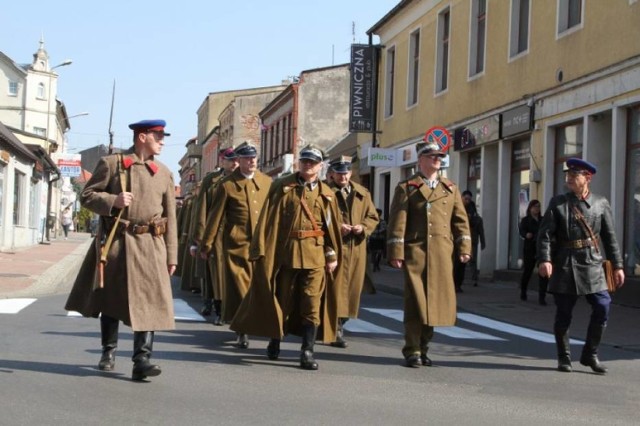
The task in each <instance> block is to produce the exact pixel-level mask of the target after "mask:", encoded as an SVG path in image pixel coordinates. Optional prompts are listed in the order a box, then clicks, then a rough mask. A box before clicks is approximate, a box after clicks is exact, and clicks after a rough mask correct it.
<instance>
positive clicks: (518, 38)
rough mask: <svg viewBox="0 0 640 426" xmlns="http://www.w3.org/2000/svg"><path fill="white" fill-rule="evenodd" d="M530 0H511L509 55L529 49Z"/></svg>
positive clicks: (512, 55) (515, 54)
mask: <svg viewBox="0 0 640 426" xmlns="http://www.w3.org/2000/svg"><path fill="white" fill-rule="evenodd" d="M529 16H530V0H511V34H510V35H509V57H511V58H512V57H514V56H517V55H519V54H521V53H523V52H526V51H527V50H528V49H529Z"/></svg>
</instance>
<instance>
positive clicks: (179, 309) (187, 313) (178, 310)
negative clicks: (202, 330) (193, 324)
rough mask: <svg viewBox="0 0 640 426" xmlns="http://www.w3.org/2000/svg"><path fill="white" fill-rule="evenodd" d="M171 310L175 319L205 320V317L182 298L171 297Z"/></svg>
mask: <svg viewBox="0 0 640 426" xmlns="http://www.w3.org/2000/svg"><path fill="white" fill-rule="evenodd" d="M173 311H174V318H175V319H176V321H197V322H205V319H204V318H203V317H202V315H200V314H199V313H198V312H196V311H195V310H194V309H193V308H192V307H191V306H189V304H188V303H187V302H185V301H184V300H182V299H173Z"/></svg>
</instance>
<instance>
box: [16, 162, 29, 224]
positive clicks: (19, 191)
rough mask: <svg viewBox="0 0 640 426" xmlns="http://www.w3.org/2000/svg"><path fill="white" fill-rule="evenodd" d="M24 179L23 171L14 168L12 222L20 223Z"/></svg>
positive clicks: (23, 196) (22, 208)
mask: <svg viewBox="0 0 640 426" xmlns="http://www.w3.org/2000/svg"><path fill="white" fill-rule="evenodd" d="M25 180H26V176H25V174H24V173H22V172H20V171H18V170H16V172H15V180H14V184H13V224H14V225H22V216H23V215H22V211H23V210H24V198H25V194H24V192H25Z"/></svg>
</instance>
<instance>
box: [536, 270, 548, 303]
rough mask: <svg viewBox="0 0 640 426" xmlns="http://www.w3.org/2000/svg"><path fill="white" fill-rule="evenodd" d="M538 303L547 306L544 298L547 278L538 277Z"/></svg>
mask: <svg viewBox="0 0 640 426" xmlns="http://www.w3.org/2000/svg"><path fill="white" fill-rule="evenodd" d="M538 278H539V280H538V303H539V304H540V305H542V306H546V305H547V301H546V300H545V299H546V296H547V284H548V283H549V279H548V278H544V277H540V276H538Z"/></svg>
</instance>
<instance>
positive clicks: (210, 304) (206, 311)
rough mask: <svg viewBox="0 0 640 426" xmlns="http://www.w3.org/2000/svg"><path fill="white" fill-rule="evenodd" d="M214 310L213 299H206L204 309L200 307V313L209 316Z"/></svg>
mask: <svg viewBox="0 0 640 426" xmlns="http://www.w3.org/2000/svg"><path fill="white" fill-rule="evenodd" d="M212 310H213V299H205V300H204V304H203V305H202V309H200V314H201V315H202V316H203V317H208V316H209V315H211V311H212Z"/></svg>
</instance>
